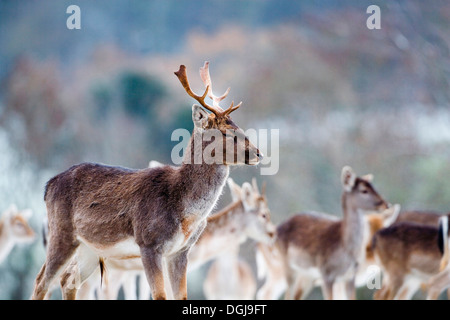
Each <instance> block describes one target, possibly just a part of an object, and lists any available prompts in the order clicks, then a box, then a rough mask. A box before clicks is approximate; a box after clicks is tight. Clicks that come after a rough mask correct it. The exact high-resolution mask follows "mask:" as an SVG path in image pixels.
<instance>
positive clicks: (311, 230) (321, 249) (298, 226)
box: [277, 167, 388, 299]
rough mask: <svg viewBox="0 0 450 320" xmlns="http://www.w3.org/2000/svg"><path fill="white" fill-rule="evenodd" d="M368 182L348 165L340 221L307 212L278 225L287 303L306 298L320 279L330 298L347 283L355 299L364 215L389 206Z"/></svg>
mask: <svg viewBox="0 0 450 320" xmlns="http://www.w3.org/2000/svg"><path fill="white" fill-rule="evenodd" d="M369 180H370V179H368V178H365V177H357V176H356V175H355V173H354V172H353V170H352V169H351V168H350V167H344V168H343V169H342V174H341V182H342V186H343V191H344V192H343V195H342V210H343V218H342V219H341V220H333V219H329V218H327V217H325V218H324V217H322V216H321V215H316V214H308V213H305V214H297V215H295V216H293V217H292V218H290V219H288V220H287V221H286V222H284V223H283V224H281V225H280V226H279V227H278V229H277V234H278V239H277V246H278V247H279V250H280V252H281V255H282V257H283V262H284V270H285V274H286V282H287V286H288V289H287V290H286V298H287V299H293V298H296V299H298V298H300V299H301V298H304V297H306V296H307V295H308V293H309V291H310V290H311V288H312V287H313V286H314V282H315V281H316V280H318V279H320V281H321V283H322V292H323V295H324V297H325V298H326V299H333V297H334V296H333V287H334V285H335V283H338V282H344V284H345V289H346V290H345V291H346V294H347V297H348V298H352V299H354V298H355V290H354V285H355V284H354V282H355V276H356V272H357V267H358V263H359V261H360V258H361V255H362V253H363V252H364V249H365V248H364V245H363V239H364V216H363V213H364V212H365V211H378V212H380V211H382V210H385V209H387V207H388V205H387V203H386V202H385V201H384V200H383V198H382V197H381V196H380V195H379V194H378V193H377V192H376V191H375V189H374V188H373V186H372V184H371V183H370V181H369ZM298 288H302V290H300V291H298Z"/></svg>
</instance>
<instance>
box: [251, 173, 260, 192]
mask: <svg viewBox="0 0 450 320" xmlns="http://www.w3.org/2000/svg"><path fill="white" fill-rule="evenodd" d="M252 186H253V190H254V191H255V192H257V193H258V194H260V193H259V189H258V182H257V181H256V178H255V177H253V178H252Z"/></svg>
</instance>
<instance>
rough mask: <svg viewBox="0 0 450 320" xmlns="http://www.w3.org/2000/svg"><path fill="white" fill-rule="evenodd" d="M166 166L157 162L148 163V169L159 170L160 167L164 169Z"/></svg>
mask: <svg viewBox="0 0 450 320" xmlns="http://www.w3.org/2000/svg"><path fill="white" fill-rule="evenodd" d="M163 166H164V165H163V164H162V163H161V162H159V161H156V160H150V162H149V163H148V167H149V168H158V167H163Z"/></svg>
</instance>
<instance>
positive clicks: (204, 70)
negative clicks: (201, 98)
mask: <svg viewBox="0 0 450 320" xmlns="http://www.w3.org/2000/svg"><path fill="white" fill-rule="evenodd" d="M200 78H201V79H202V81H203V83H204V84H205V86H206V87H207V86H209V90H208V96H209V97H210V98H211V99H212V101H213V106H214V107H215V108H218V109H219V110H221V111H223V109H222V108H221V107H220V106H219V102H220V101H222V100H223V99H225V98H226V97H227V95H228V93H230V88H228V89H227V90H226V91H225V93H224V94H223V95H221V96H220V97H218V96H216V95H214V93H213V92H212V82H211V76H210V75H209V62H208V61H205V64H204V65H203V67H200Z"/></svg>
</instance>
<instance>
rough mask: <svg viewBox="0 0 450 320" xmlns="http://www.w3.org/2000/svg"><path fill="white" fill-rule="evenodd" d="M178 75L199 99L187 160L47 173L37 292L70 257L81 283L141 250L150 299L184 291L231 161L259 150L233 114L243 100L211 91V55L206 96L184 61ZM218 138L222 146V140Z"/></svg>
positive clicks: (255, 157)
mask: <svg viewBox="0 0 450 320" xmlns="http://www.w3.org/2000/svg"><path fill="white" fill-rule="evenodd" d="M175 75H176V76H177V77H178V80H179V81H180V82H181V84H182V86H183V88H184V90H185V91H186V92H187V93H188V95H189V96H191V97H193V98H194V99H195V100H197V102H199V103H200V105H201V106H199V105H193V106H192V120H193V123H194V129H193V132H192V136H191V139H190V141H189V143H188V147H187V149H186V150H185V154H184V158H183V163H182V164H181V166H179V167H173V166H163V167H156V168H146V169H141V170H133V169H127V168H122V167H112V166H106V165H102V164H93V163H82V164H79V165H75V166H73V167H71V168H70V169H68V170H67V171H64V172H62V173H60V174H58V175H57V176H55V177H53V178H52V179H50V180H49V181H48V182H47V185H46V188H45V194H44V200H45V203H46V206H47V216H48V229H49V241H48V249H47V257H46V261H45V263H44V265H43V266H42V268H41V270H40V272H39V273H38V275H37V277H36V281H35V287H34V291H33V295H32V298H33V299H43V298H44V297H45V295H46V293H47V291H48V288H49V286H50V285H51V283H52V282H53V281H54V280H55V279H59V278H60V275H61V273H62V272H63V271H64V269H65V268H66V267H67V265H68V264H69V263H70V262H71V259H72V258H75V259H76V260H77V265H78V268H79V269H80V270H79V274H80V281H79V282H80V283H83V282H84V281H85V280H86V279H87V278H88V277H89V276H90V275H91V274H92V272H94V271H95V269H96V268H97V267H98V265H99V261H101V260H107V259H111V258H112V259H119V260H120V259H131V258H140V259H141V260H142V263H143V266H144V269H145V274H146V277H147V280H148V283H149V286H150V288H151V293H152V298H153V299H166V298H167V295H166V287H167V288H169V287H170V288H171V290H172V292H173V294H174V298H175V299H187V281H186V270H187V263H188V254H189V251H190V248H191V247H192V246H193V245H194V243H195V242H196V241H197V239H198V237H199V235H200V234H201V233H202V231H203V229H204V228H205V226H206V223H207V217H208V214H209V213H210V211H211V210H212V208H213V207H214V205H215V203H216V201H217V199H218V198H219V196H220V194H221V193H222V188H223V186H224V184H225V182H226V179H227V177H228V174H229V166H231V165H240V164H246V165H256V164H258V163H259V162H260V160H261V158H262V155H261V153H260V152H259V150H258V149H257V148H256V147H255V146H254V145H253V144H252V143H251V142H250V141H249V139H248V138H247V137H246V136H245V134H244V132H243V130H242V129H240V128H239V127H238V126H237V125H236V124H235V123H234V122H233V120H232V119H231V117H230V113H231V112H233V111H235V110H236V109H238V108H239V106H240V105H241V103H240V104H238V105H237V106H234V104H233V103H231V105H230V107H229V108H228V109H226V110H224V109H222V108H221V107H220V105H219V103H220V101H221V100H223V99H224V98H225V97H226V96H227V94H228V92H229V90H227V92H226V93H225V94H224V95H222V96H220V97H218V96H215V95H214V94H213V93H212V83H211V79H210V76H209V64H208V63H205V65H204V67H203V68H201V69H200V75H201V78H202V80H203V81H204V83H205V85H206V90H205V92H204V93H203V95H201V96H200V95H197V94H195V93H194V92H193V91H192V90H191V88H190V85H189V82H188V78H187V75H186V67H185V66H184V65H181V66H180V68H179V70H178V71H177V72H175ZM206 96H209V97H210V98H211V99H212V101H213V104H212V105H210V104H207V103H206V102H205V98H206ZM208 111H209V112H210V113H208ZM210 130H212V131H215V132H219V133H221V136H220V138H219V139H214V140H212V139H207V138H205V136H208V133H209V132H210ZM220 143H221V144H222V147H223V150H222V149H218V147H217V145H220ZM211 145H213V146H214V148H211ZM226 146H231V148H230V147H228V148H227V147H226ZM220 151H221V152H220ZM216 153H217V154H220V153H221V157H219V156H217V154H216ZM230 153H231V155H230ZM242 154H243V155H244V156H239V155H242ZM211 157H214V159H213V160H214V161H210V160H211ZM163 264H165V265H166V266H167V268H163ZM166 269H167V270H166ZM165 278H166V279H168V281H165ZM167 282H169V283H168V284H167ZM76 291H77V286H73V288H72V290H71V291H70V292H69V293H68V295H66V296H65V298H68V299H75V297H76Z"/></svg>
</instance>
